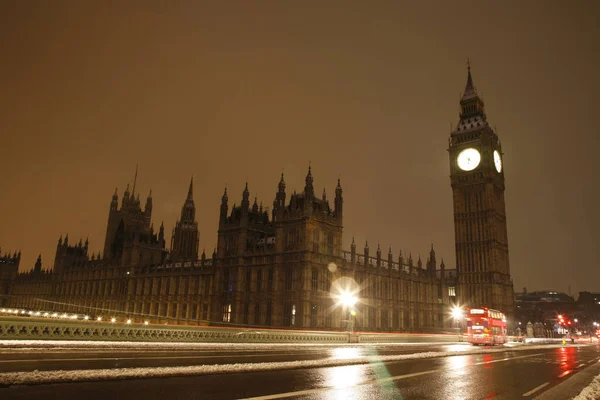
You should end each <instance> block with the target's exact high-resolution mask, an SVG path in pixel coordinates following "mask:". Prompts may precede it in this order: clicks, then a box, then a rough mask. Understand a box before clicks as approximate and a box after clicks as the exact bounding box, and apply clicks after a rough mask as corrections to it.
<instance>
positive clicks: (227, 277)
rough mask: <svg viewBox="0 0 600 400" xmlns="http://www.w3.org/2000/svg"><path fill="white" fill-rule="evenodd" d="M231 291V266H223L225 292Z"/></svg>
mask: <svg viewBox="0 0 600 400" xmlns="http://www.w3.org/2000/svg"><path fill="white" fill-rule="evenodd" d="M228 291H229V268H223V292H225V293H226V292H228Z"/></svg>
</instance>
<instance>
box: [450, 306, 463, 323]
mask: <svg viewBox="0 0 600 400" xmlns="http://www.w3.org/2000/svg"><path fill="white" fill-rule="evenodd" d="M462 317H463V311H462V308H460V307H457V306H454V308H453V309H452V318H454V319H455V320H457V321H458V320H459V319H461V318H462Z"/></svg>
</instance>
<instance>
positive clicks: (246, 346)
mask: <svg viewBox="0 0 600 400" xmlns="http://www.w3.org/2000/svg"><path fill="white" fill-rule="evenodd" d="M457 343H458V342H457ZM452 344H453V343H451V342H450V343H449V342H430V343H358V344H357V343H353V344H351V343H194V342H110V341H93V340H89V341H66V340H62V341H61V340H0V354H2V353H14V352H36V351H40V350H53V351H56V352H75V351H80V350H85V351H86V352H87V351H89V350H91V349H94V350H105V351H107V350H132V349H137V350H257V351H263V350H282V349H285V350H290V349H311V348H314V349H318V348H323V347H327V348H331V347H357V346H364V347H378V346H439V345H452Z"/></svg>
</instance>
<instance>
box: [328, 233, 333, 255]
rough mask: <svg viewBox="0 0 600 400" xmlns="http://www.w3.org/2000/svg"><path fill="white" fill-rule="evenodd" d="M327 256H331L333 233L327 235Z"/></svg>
mask: <svg viewBox="0 0 600 400" xmlns="http://www.w3.org/2000/svg"><path fill="white" fill-rule="evenodd" d="M327 254H329V255H331V254H333V232H329V233H328V234H327Z"/></svg>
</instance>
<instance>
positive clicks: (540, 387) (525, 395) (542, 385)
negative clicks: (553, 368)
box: [523, 382, 550, 397]
mask: <svg viewBox="0 0 600 400" xmlns="http://www.w3.org/2000/svg"><path fill="white" fill-rule="evenodd" d="M549 384H550V382H546V383H542V384H541V385H540V386H538V387H536V388H533V389H531V390H530V391H529V392H527V393H523V397H527V396H531V395H532V394H534V393H535V392H537V391H538V390H540V389H542V388H544V387H546V386H548V385H549Z"/></svg>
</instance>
